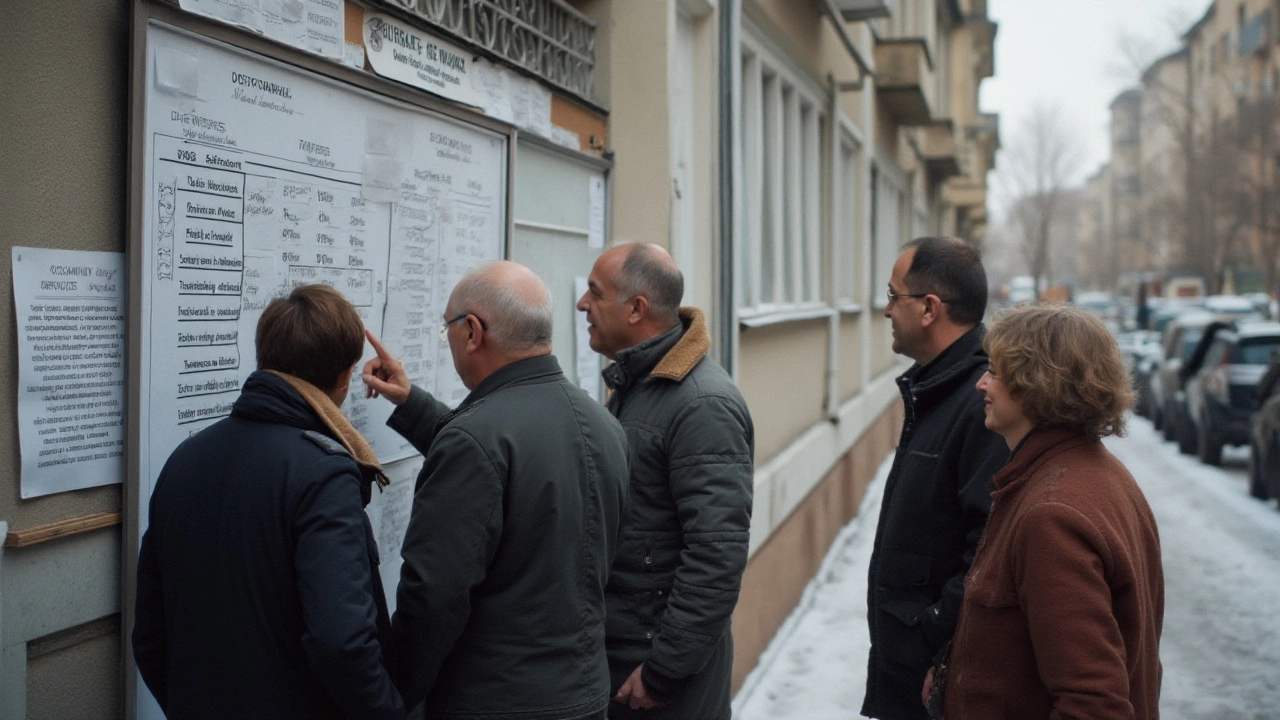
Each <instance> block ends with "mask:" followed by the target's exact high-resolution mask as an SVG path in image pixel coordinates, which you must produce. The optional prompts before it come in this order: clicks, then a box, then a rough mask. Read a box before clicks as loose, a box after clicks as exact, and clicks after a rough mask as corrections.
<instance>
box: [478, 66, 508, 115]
mask: <svg viewBox="0 0 1280 720" xmlns="http://www.w3.org/2000/svg"><path fill="white" fill-rule="evenodd" d="M472 70H473V71H474V75H473V76H472V82H471V84H472V86H473V87H474V88H475V91H476V101H477V102H478V103H479V104H480V107H481V108H482V109H484V114H485V115H488V116H489V117H491V118H497V119H498V120H501V121H503V122H512V121H513V120H514V118H515V115H514V113H513V111H512V109H511V81H512V78H511V71H510V70H507V69H506V68H502V67H498V66H497V65H494V64H493V63H491V62H488V61H485V60H476V61H475V63H474V64H473V65H472Z"/></svg>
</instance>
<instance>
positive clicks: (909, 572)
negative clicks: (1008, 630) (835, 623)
mask: <svg viewBox="0 0 1280 720" xmlns="http://www.w3.org/2000/svg"><path fill="white" fill-rule="evenodd" d="M888 297H889V304H888V305H887V306H886V307H885V311H884V314H885V317H887V318H889V319H890V321H891V323H892V326H893V350H894V352H896V353H899V354H901V355H906V356H907V357H909V358H911V359H912V360H915V364H914V365H912V366H911V368H910V369H909V370H907V372H906V373H904V374H903V375H902V376H901V377H899V378H898V388H899V389H900V390H901V392H902V401H903V404H904V410H905V417H904V419H903V426H902V436H901V438H900V439H899V440H898V451H897V454H896V455H895V457H894V459H893V467H892V468H891V469H890V471H889V478H888V481H887V483H886V484H885V490H884V501H883V503H882V504H881V507H880V522H879V525H878V526H877V528H876V539H875V545H874V547H873V549H872V552H871V570H870V576H869V578H868V584H867V621H868V623H869V624H870V626H871V657H870V659H869V662H868V667H867V694H866V698H865V699H864V701H863V705H862V714H863V715H865V716H867V717H872V718H881V719H882V720H916V719H919V720H925V719H926V718H928V714H927V713H926V711H925V707H924V703H923V702H922V696H921V693H922V690H923V689H924V686H925V677H926V675H927V674H929V672H930V668H931V667H932V665H933V663H934V660H935V659H936V656H938V655H940V654H941V653H942V651H943V650H944V648H945V647H946V645H947V643H948V642H950V640H951V637H952V635H953V634H954V633H955V628H956V620H957V616H958V614H959V611H960V601H961V598H962V597H963V594H964V575H965V573H966V572H967V571H968V569H969V564H970V563H971V562H972V561H973V554H974V551H975V550H976V548H977V545H978V539H979V538H980V537H981V535H982V529H983V527H984V526H985V525H986V521H987V514H988V512H989V511H990V508H991V488H990V484H991V477H992V476H993V475H994V474H995V473H996V471H997V470H999V469H1000V468H1001V467H1003V466H1004V464H1005V462H1006V461H1007V460H1008V459H1009V448H1008V446H1007V445H1006V444H1005V442H1004V439H1003V438H1002V437H1000V436H999V435H997V434H995V433H993V432H991V431H990V430H988V429H987V428H986V425H985V424H984V421H985V417H984V415H983V410H982V396H981V395H980V394H979V393H977V392H976V391H975V390H974V386H975V384H976V383H977V382H978V378H979V377H981V376H982V373H983V372H984V371H985V370H986V367H987V357H986V353H984V352H983V350H982V334H983V327H982V324H981V323H982V316H983V313H984V312H985V311H986V307H987V276H986V272H985V271H984V270H983V267H982V260H981V257H980V255H979V253H978V250H977V249H976V248H974V247H973V246H971V245H969V244H968V243H965V242H964V241H962V240H958V239H956V238H947V237H923V238H917V239H916V240H913V241H912V242H910V243H908V244H907V246H906V250H905V251H904V252H903V253H902V255H901V256H899V257H898V261H897V262H896V263H895V264H894V266H893V275H892V276H891V277H890V279H889V290H888Z"/></svg>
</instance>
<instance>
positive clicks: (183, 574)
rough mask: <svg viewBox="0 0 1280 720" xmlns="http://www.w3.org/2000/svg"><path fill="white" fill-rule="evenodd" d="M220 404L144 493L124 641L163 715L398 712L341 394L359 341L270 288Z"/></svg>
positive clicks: (321, 310) (377, 478)
mask: <svg viewBox="0 0 1280 720" xmlns="http://www.w3.org/2000/svg"><path fill="white" fill-rule="evenodd" d="M256 342H257V353H258V371H257V372H255V373H253V374H252V375H250V376H249V379H248V381H246V382H245V384H244V389H243V391H242V392H241V394H240V397H239V398H238V399H237V400H236V402H235V405H234V407H233V409H232V411H231V417H228V418H225V419H223V420H220V421H218V422H216V423H214V424H213V425H211V426H209V427H208V428H206V429H204V430H202V431H201V432H199V433H197V434H196V435H195V436H193V437H191V438H189V439H188V440H187V441H186V442H184V443H182V444H181V445H179V446H178V448H177V449H176V450H174V452H173V455H171V456H170V457H169V461H168V462H166V463H165V466H164V469H163V470H162V471H161V472H160V477H159V479H158V480H157V481H156V486H155V492H153V493H152V495H151V506H150V507H151V512H150V516H149V522H150V524H149V526H148V528H147V531H146V534H145V535H144V536H143V538H142V549H141V552H140V554H139V557H138V592H137V609H136V620H135V624H134V631H133V653H134V658H135V659H136V660H137V663H138V669H139V670H140V671H141V672H142V679H143V680H144V681H145V682H146V684H147V687H148V688H149V689H150V690H151V693H152V695H154V696H155V698H156V700H157V701H158V702H159V703H160V707H161V709H162V710H164V712H165V714H166V715H168V716H169V717H171V718H210V719H212V718H232V717H236V718H245V717H260V718H267V717H270V718H297V719H298V720H301V719H302V718H308V719H313V718H371V719H378V720H393V719H395V718H401V717H403V716H404V707H403V705H402V703H401V701H400V694H399V693H398V692H396V689H395V687H394V685H393V684H392V681H391V676H390V674H389V672H388V669H387V667H386V664H385V660H386V659H387V657H389V655H390V652H389V650H390V648H389V647H388V644H389V642H390V634H391V623H390V618H388V616H387V603H386V600H385V598H384V597H383V594H382V581H381V579H379V577H378V548H377V546H376V545H375V544H374V539H373V529H372V528H371V527H370V525H369V519H368V517H367V516H366V515H365V512H364V509H363V508H364V506H365V505H367V504H368V502H369V494H370V489H371V485H372V483H373V482H379V483H385V481H386V480H385V477H384V476H383V475H382V474H381V473H382V469H381V468H380V467H379V466H378V465H377V461H376V459H375V458H374V456H373V452H372V450H371V449H370V448H369V445H368V443H366V442H365V441H364V439H363V438H361V437H360V435H359V434H358V433H357V432H356V430H355V428H353V427H352V426H351V424H350V423H348V422H347V420H346V418H344V417H343V415H342V413H341V412H340V411H339V410H338V406H340V405H341V404H342V401H343V400H344V399H345V398H346V396H347V388H348V385H349V383H350V381H351V373H352V371H353V370H354V369H355V364H356V363H357V362H358V361H359V360H360V355H361V354H362V352H363V349H364V325H363V324H362V323H361V322H360V316H359V315H358V314H357V313H356V309H355V308H354V307H352V306H351V304H350V303H349V302H347V301H346V300H345V299H343V297H342V295H340V294H339V293H338V292H337V291H336V290H333V289H331V288H328V287H324V286H322V285H304V286H301V287H298V288H296V289H295V290H294V291H293V293H292V294H291V295H290V296H289V297H288V298H285V299H277V300H273V301H272V302H271V304H270V305H268V306H267V308H266V310H265V311H264V312H263V314H262V319H261V320H260V321H259V322H258V331H257V337H256Z"/></svg>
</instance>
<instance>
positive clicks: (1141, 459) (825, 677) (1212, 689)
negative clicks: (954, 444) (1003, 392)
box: [733, 418, 1280, 720]
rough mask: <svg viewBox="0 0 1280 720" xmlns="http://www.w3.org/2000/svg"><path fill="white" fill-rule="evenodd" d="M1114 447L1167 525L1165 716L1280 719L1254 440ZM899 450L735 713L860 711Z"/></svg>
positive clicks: (824, 717)
mask: <svg viewBox="0 0 1280 720" xmlns="http://www.w3.org/2000/svg"><path fill="white" fill-rule="evenodd" d="M1106 445H1107V447H1108V448H1109V449H1110V450H1111V452H1112V453H1114V454H1115V456H1116V457H1117V458H1119V460H1120V461H1121V462H1123V463H1124V464H1125V466H1126V467H1127V468H1129V471H1130V472H1131V473H1133V475H1134V478H1135V479H1137V481H1138V484H1139V485H1140V486H1141V487H1142V489H1143V492H1144V493H1145V494H1146V496H1147V501H1148V502H1149V503H1150V504H1151V509H1152V511H1153V512H1154V513H1155V516H1156V522H1157V524H1158V525H1159V528H1160V539H1161V546H1162V547H1161V552H1162V555H1163V560H1164V572H1165V622H1164V633H1163V636H1162V638H1161V643H1160V659H1161V662H1162V663H1163V664H1164V683H1163V688H1162V692H1161V697H1160V709H1161V716H1162V717H1163V718H1165V720H1276V719H1277V718H1280V671H1277V668H1280V512H1277V506H1276V504H1275V501H1271V502H1265V503H1264V502H1259V501H1257V500H1254V499H1253V498H1251V497H1249V495H1248V490H1247V480H1246V478H1245V473H1244V464H1245V459H1246V458H1247V450H1245V449H1239V448H1232V449H1230V450H1229V451H1228V452H1227V453H1226V455H1225V457H1224V462H1223V467H1221V468H1215V467H1208V466H1205V465H1202V464H1200V463H1199V462H1197V461H1196V459H1195V458H1193V457H1188V456H1185V455H1180V454H1179V453H1178V451H1177V449H1176V447H1174V446H1173V444H1172V443H1167V442H1164V441H1163V439H1162V438H1161V437H1160V435H1159V434H1158V433H1156V432H1155V431H1154V430H1153V429H1152V428H1151V424H1150V423H1149V422H1147V421H1145V420H1142V419H1139V418H1135V419H1133V420H1132V421H1131V422H1130V435H1129V436H1128V437H1126V438H1107V440H1106ZM892 459H893V458H892V456H890V457H889V458H888V459H886V460H885V461H884V463H883V464H882V465H881V466H880V469H879V471H878V472H877V473H876V477H875V479H874V480H873V481H872V483H871V485H870V486H869V487H868V488H867V492H866V496H865V498H864V499H863V501H862V508H861V509H860V511H859V513H858V516H857V517H856V518H854V519H853V520H852V521H851V522H850V523H849V524H848V525H847V526H845V528H844V529H843V530H841V531H840V534H839V535H837V536H836V539H835V541H834V542H833V543H832V546H831V550H830V551H829V552H828V553H827V557H826V559H825V560H824V561H823V563H822V567H821V568H820V569H819V571H818V573H817V575H816V576H815V577H814V579H813V580H812V581H811V582H810V583H809V586H808V587H807V588H806V589H805V592H804V595H803V597H802V598H801V600H800V604H799V606H797V608H796V609H795V611H794V612H792V614H791V617H789V618H788V619H787V621H786V622H785V623H784V624H783V626H782V628H781V629H780V630H779V631H778V635H777V636H776V637H775V638H774V640H773V642H772V643H771V644H770V645H769V648H768V649H767V650H766V651H765V653H764V655H762V656H761V658H760V663H759V665H758V666H757V667H756V669H755V670H753V671H752V672H751V674H750V675H748V676H747V679H746V681H745V683H744V684H743V686H742V689H741V690H740V691H739V692H738V695H737V697H736V698H735V699H734V703H733V715H734V718H735V719H736V720H801V719H803V720H837V719H839V720H852V719H853V718H858V717H860V715H859V710H860V709H861V707H862V696H863V693H864V690H865V685H866V673H867V652H868V650H869V646H870V641H869V640H868V636H867V605H866V597H867V565H868V563H869V562H870V559H871V545H872V542H873V541H874V539H875V530H876V521H877V519H878V517H879V514H880V500H881V497H882V496H883V494H884V483H885V478H886V477H887V475H888V472H889V466H890V464H891V462H892Z"/></svg>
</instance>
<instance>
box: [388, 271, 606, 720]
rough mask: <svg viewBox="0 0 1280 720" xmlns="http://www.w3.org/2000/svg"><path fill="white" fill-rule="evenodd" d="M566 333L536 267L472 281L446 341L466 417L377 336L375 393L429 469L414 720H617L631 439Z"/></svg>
mask: <svg viewBox="0 0 1280 720" xmlns="http://www.w3.org/2000/svg"><path fill="white" fill-rule="evenodd" d="M551 317H552V316H551V298H550V296H549V294H548V292H547V288H546V286H544V285H543V284H542V281H541V280H539V279H538V277H537V275H535V274H534V273H533V272H532V271H530V270H529V269H528V268H526V267H524V266H522V265H518V264H516V263H513V262H505V261H504V262H497V263H491V264H489V265H485V266H482V267H480V268H478V269H476V270H474V271H472V272H471V273H470V274H468V275H467V276H466V277H464V278H463V279H462V280H461V281H460V282H459V283H458V285H457V287H456V288H454V290H453V293H452V294H451V295H450V297H449V303H448V306H447V309H446V312H445V315H444V317H443V318H442V320H443V323H442V325H441V328H440V333H441V338H442V341H443V342H447V343H448V344H449V349H450V352H451V353H452V355H453V365H454V368H455V369H456V370H457V372H458V375H459V377H461V378H462V382H463V384H465V385H466V387H467V389H468V390H470V391H471V392H470V394H469V395H468V396H467V397H466V399H465V400H463V402H462V404H461V405H460V406H458V408H457V409H455V410H452V411H450V409H449V408H448V407H446V406H445V405H444V404H443V403H441V402H440V401H438V400H436V399H435V398H433V397H432V396H431V395H430V394H428V393H427V392H426V391H424V390H422V389H421V388H418V387H415V386H413V385H412V384H411V383H410V382H409V379H408V377H407V375H406V374H405V371H404V366H403V365H401V364H400V363H399V362H398V361H397V360H396V359H395V358H394V357H392V356H391V355H390V354H389V353H388V352H387V350H386V348H385V347H383V346H382V344H381V343H380V342H378V340H377V338H374V337H373V336H372V335H370V336H369V339H370V342H371V343H372V344H373V347H374V349H375V350H377V352H378V357H376V358H374V359H373V360H370V361H369V362H368V363H366V364H365V367H364V372H363V379H364V382H365V384H366V386H367V393H368V394H369V395H371V396H372V395H382V396H383V397H385V398H387V399H388V400H390V401H391V402H393V403H395V404H396V405H398V406H399V407H397V409H396V411H395V412H394V413H392V415H391V418H390V419H389V420H388V421H387V424H388V425H389V426H390V427H392V428H393V429H395V430H396V431H397V432H399V433H400V434H401V435H403V436H404V437H405V438H406V439H408V440H409V441H410V442H411V443H413V445H414V447H415V448H417V449H418V450H419V451H420V452H422V454H423V455H424V460H423V466H422V472H421V473H420V474H419V476H418V482H417V486H416V488H415V493H414V499H413V508H412V510H411V513H410V517H409V526H408V529H407V531H406V533H405V539H404V546H403V549H402V553H401V554H402V556H403V558H404V565H403V567H402V569H401V573H400V586H399V588H398V590H397V592H396V611H395V615H394V616H393V617H392V622H391V625H392V635H393V637H394V642H395V649H396V652H395V660H396V662H395V668H394V670H393V675H394V677H395V679H396V684H397V685H398V686H399V688H400V691H401V693H402V694H403V696H404V704H405V707H406V708H408V709H409V711H410V717H426V718H437V717H438V718H459V717H474V718H481V717H485V718H497V717H504V718H505V717H511V718H515V717H530V718H534V717H536V718H563V719H565V720H597V719H601V718H604V717H605V713H606V708H607V705H608V703H609V690H610V687H609V665H608V660H607V658H606V655H605V645H604V615H605V598H604V595H605V584H606V581H607V579H608V576H609V565H610V563H611V562H612V560H613V555H614V550H615V547H616V545H617V540H618V529H619V526H620V523H621V521H622V512H623V507H624V503H625V499H626V496H627V482H628V479H627V448H626V436H625V435H624V433H623V430H622V426H621V425H620V424H619V423H618V421H617V420H615V419H614V418H613V416H611V415H610V414H609V412H608V411H607V410H605V408H604V407H602V406H601V405H600V404H599V403H598V402H596V401H595V400H593V399H591V397H590V396H589V395H587V394H586V393H585V392H584V391H582V390H581V389H579V388H578V387H577V386H575V385H574V384H573V383H570V382H569V381H568V379H566V378H565V376H564V373H563V372H561V370H560V366H559V364H558V362H557V361H556V358H555V356H553V355H552V354H551V325H552V322H551Z"/></svg>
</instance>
